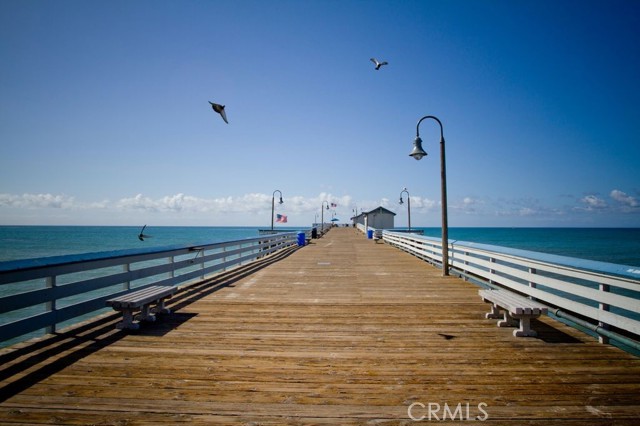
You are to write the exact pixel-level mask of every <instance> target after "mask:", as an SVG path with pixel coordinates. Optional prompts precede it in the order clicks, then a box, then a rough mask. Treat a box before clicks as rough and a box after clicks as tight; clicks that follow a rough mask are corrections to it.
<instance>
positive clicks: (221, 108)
mask: <svg viewBox="0 0 640 426" xmlns="http://www.w3.org/2000/svg"><path fill="white" fill-rule="evenodd" d="M209 103H210V104H211V108H213V110H214V111H215V112H217V113H218V114H220V115H221V116H222V119H223V120H224V122H225V123H227V124H229V122H228V121H227V114H226V113H225V112H224V105H220V104H214V103H213V102H211V101H209Z"/></svg>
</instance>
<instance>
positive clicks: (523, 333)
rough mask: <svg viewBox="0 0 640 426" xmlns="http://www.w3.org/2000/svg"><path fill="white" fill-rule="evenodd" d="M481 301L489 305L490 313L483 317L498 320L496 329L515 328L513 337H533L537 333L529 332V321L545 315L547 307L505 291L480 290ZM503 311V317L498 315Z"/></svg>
mask: <svg viewBox="0 0 640 426" xmlns="http://www.w3.org/2000/svg"><path fill="white" fill-rule="evenodd" d="M478 293H479V294H480V297H482V300H483V301H484V302H487V303H491V304H492V306H491V312H489V313H487V314H486V315H485V317H486V318H489V319H500V321H498V327H517V326H518V322H519V323H520V326H519V328H518V329H517V330H514V331H513V335H514V336H515V337H528V336H530V337H535V336H537V333H536V332H535V331H534V330H531V323H530V322H531V319H532V318H538V317H539V316H540V315H542V314H546V313H547V307H546V306H544V305H542V304H540V303H537V302H535V301H533V300H531V299H527V298H526V297H523V296H519V295H517V294H515V293H513V292H510V291H507V290H488V289H487V290H480V291H479V292H478ZM500 311H503V315H500Z"/></svg>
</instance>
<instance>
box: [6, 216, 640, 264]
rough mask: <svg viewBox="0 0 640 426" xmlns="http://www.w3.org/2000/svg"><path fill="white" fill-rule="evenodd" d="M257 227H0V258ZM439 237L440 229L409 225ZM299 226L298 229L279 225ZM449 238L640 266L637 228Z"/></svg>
mask: <svg viewBox="0 0 640 426" xmlns="http://www.w3.org/2000/svg"><path fill="white" fill-rule="evenodd" d="M259 229H260V227H251V226H246V227H243V226H238V227H229V226H209V227H198V226H162V227H147V228H146V229H145V231H144V233H145V235H150V238H146V239H144V241H140V240H139V239H138V234H139V233H140V231H141V229H140V228H138V227H130V226H0V262H3V261H9V260H19V259H32V258H39V257H49V256H60V255H66V254H81V253H93V252H100V251H112V250H122V249H135V248H150V247H162V246H172V245H182V244H184V245H202V244H207V243H217V242H223V241H234V240H240V239H244V238H253V237H257V236H258V235H259V233H258V230H259ZM414 229H421V230H423V231H424V235H426V236H430V237H440V235H441V230H440V228H414ZM276 230H280V231H298V230H303V228H300V229H296V228H291V227H287V228H282V227H276ZM449 241H450V242H456V241H458V242H463V241H464V242H473V243H482V244H491V245H496V246H502V247H510V248H517V249H521V250H530V251H536V252H542V253H550V254H557V255H561V256H568V257H575V258H579V259H589V260H598V261H601V262H609V263H616V264H621V265H630V266H636V267H640V228H449Z"/></svg>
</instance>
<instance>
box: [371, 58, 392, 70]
mask: <svg viewBox="0 0 640 426" xmlns="http://www.w3.org/2000/svg"><path fill="white" fill-rule="evenodd" d="M371 62H373V63H374V64H375V65H376V70H379V69H380V67H381V66H383V65H389V62H387V61H384V62H378V60H377V59H376V58H371Z"/></svg>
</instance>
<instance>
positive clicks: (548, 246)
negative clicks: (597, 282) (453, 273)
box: [418, 228, 640, 266]
mask: <svg viewBox="0 0 640 426" xmlns="http://www.w3.org/2000/svg"><path fill="white" fill-rule="evenodd" d="M418 229H423V230H424V235H425V236H429V237H436V238H439V237H440V236H441V230H440V228H418ZM449 240H450V242H453V241H456V240H458V241H466V242H473V243H482V244H492V245H496V246H502V247H510V248H516V249H521V250H530V251H537V252H542V253H550V254H557V255H561V256H568V257H575V258H579V259H589V260H598V261H600V262H608V263H617V264H621V265H630V266H640V228H449Z"/></svg>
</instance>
